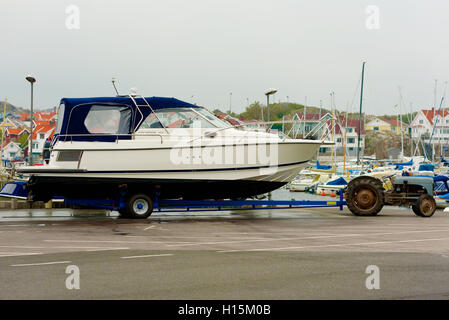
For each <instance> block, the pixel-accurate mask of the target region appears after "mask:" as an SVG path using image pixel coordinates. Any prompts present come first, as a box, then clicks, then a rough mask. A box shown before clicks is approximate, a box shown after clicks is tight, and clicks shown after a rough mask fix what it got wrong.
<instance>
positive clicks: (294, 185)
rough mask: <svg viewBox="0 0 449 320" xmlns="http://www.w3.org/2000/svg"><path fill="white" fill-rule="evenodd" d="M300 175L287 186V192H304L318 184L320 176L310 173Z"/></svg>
mask: <svg viewBox="0 0 449 320" xmlns="http://www.w3.org/2000/svg"><path fill="white" fill-rule="evenodd" d="M304 171H305V170H303V171H301V173H300V174H299V175H298V176H297V177H296V179H295V180H293V181H292V182H291V183H290V185H289V190H290V191H291V192H295V191H299V192H304V191H306V189H307V188H309V187H310V186H311V185H312V184H313V183H315V182H318V181H319V178H320V175H319V174H317V173H314V172H311V171H308V170H307V171H308V172H304Z"/></svg>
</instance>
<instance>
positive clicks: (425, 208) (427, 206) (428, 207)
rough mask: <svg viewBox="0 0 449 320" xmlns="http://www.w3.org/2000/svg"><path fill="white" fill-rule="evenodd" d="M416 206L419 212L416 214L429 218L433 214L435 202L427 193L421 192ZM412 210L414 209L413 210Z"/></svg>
mask: <svg viewBox="0 0 449 320" xmlns="http://www.w3.org/2000/svg"><path fill="white" fill-rule="evenodd" d="M416 207H417V209H418V211H419V213H420V214H417V213H416V212H415V213H416V214H417V215H418V216H420V217H424V218H429V217H431V216H433V214H434V213H435V210H436V208H437V204H436V203H435V199H434V198H433V197H432V196H431V195H428V194H423V195H421V196H420V197H419V199H418V200H417V201H416ZM413 211H414V210H413Z"/></svg>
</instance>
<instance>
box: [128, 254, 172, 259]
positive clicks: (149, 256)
mask: <svg viewBox="0 0 449 320" xmlns="http://www.w3.org/2000/svg"><path fill="white" fill-rule="evenodd" d="M172 255H173V254H171V253H166V254H148V255H144V256H129V257H121V258H122V259H135V258H152V257H168V256H172Z"/></svg>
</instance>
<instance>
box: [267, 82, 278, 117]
mask: <svg viewBox="0 0 449 320" xmlns="http://www.w3.org/2000/svg"><path fill="white" fill-rule="evenodd" d="M276 92H278V91H277V90H276V89H268V90H267V91H266V92H265V95H266V96H267V121H270V95H272V94H275V93H276Z"/></svg>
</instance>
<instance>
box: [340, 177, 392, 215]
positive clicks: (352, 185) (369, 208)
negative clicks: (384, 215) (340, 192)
mask: <svg viewBox="0 0 449 320" xmlns="http://www.w3.org/2000/svg"><path fill="white" fill-rule="evenodd" d="M346 204H347V206H348V208H349V210H351V212H352V213H353V214H354V215H356V216H375V215H377V214H378V213H379V211H380V210H382V207H383V205H384V190H383V186H382V182H381V181H380V180H379V179H376V178H373V177H367V176H362V177H358V178H355V179H354V180H351V181H350V182H349V184H348V187H347V189H346Z"/></svg>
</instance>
